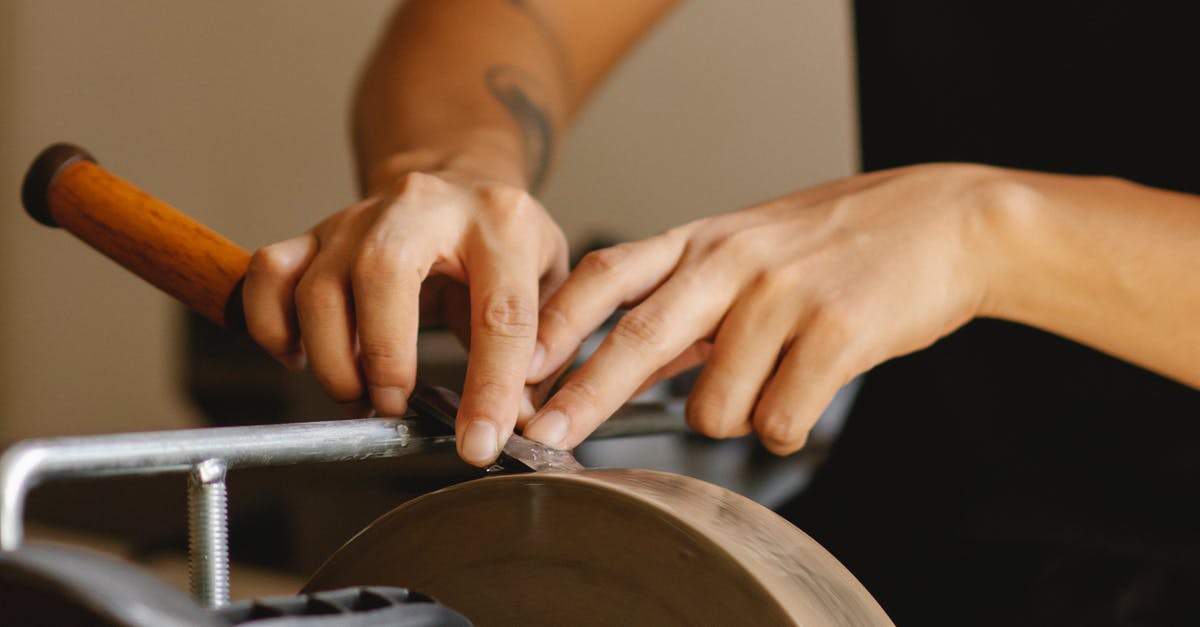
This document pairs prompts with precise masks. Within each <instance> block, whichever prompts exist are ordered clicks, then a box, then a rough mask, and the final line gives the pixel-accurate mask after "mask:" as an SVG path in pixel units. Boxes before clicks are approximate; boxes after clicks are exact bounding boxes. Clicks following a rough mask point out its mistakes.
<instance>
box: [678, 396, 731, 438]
mask: <svg viewBox="0 0 1200 627" xmlns="http://www.w3.org/2000/svg"><path fill="white" fill-rule="evenodd" d="M686 411H687V422H688V425H689V426H690V427H691V428H692V429H693V430H694V431H696V432H697V433H700V434H703V435H706V436H708V437H710V438H727V437H729V436H730V435H731V433H732V432H733V429H732V426H733V424H734V422H735V421H734V420H733V418H734V417H732V416H730V415H729V414H730V412H729V410H728V408H727V407H725V404H724V403H722V402H720V401H719V400H718V399H716V398H714V397H711V396H709V395H693V397H692V398H690V399H688V404H687V409H686Z"/></svg>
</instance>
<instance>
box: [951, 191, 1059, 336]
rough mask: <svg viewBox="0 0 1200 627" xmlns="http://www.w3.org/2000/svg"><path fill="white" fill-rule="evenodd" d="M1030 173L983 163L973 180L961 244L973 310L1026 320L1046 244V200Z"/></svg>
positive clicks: (1039, 282)
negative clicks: (969, 265) (967, 258)
mask: <svg viewBox="0 0 1200 627" xmlns="http://www.w3.org/2000/svg"><path fill="white" fill-rule="evenodd" d="M1037 176H1038V175H1036V174H1034V173H1028V172H1021V171H1018V170H1009V169H1004V168H994V167H985V174H984V175H983V176H981V177H980V178H979V179H978V180H977V181H976V182H975V184H974V190H973V191H974V193H973V198H974V199H975V206H974V208H973V211H971V212H970V213H971V215H970V217H969V218H968V223H969V225H970V226H969V228H968V229H967V233H968V236H967V238H966V239H967V241H966V250H967V252H968V254H970V255H971V256H972V257H973V258H974V259H975V270H976V276H977V277H978V281H979V282H978V284H979V286H980V292H979V300H978V307H977V311H976V316H980V317H989V318H1002V319H1006V320H1012V321H1016V322H1026V323H1028V322H1031V317H1032V311H1034V310H1036V308H1037V304H1036V302H1035V301H1036V299H1037V294H1039V293H1041V291H1043V289H1042V288H1043V286H1042V283H1044V282H1045V279H1046V278H1047V277H1046V276H1045V274H1046V273H1045V271H1044V270H1045V266H1046V264H1045V263H1043V261H1042V260H1040V258H1041V257H1042V256H1044V253H1045V252H1047V250H1049V248H1052V246H1053V242H1050V241H1046V240H1047V238H1048V234H1049V233H1050V232H1051V231H1052V229H1051V228H1049V225H1048V224H1047V223H1046V222H1047V220H1048V219H1049V218H1050V216H1051V213H1052V212H1050V211H1048V205H1049V201H1048V199H1047V198H1046V196H1045V194H1044V193H1043V191H1042V188H1041V186H1040V185H1038V184H1037V181H1036V177H1037Z"/></svg>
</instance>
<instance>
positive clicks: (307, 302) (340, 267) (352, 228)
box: [295, 217, 363, 403]
mask: <svg viewBox="0 0 1200 627" xmlns="http://www.w3.org/2000/svg"><path fill="white" fill-rule="evenodd" d="M344 219H349V220H353V219H354V217H349V218H344ZM334 226H336V227H337V228H334V227H329V231H330V232H331V234H329V235H324V234H322V233H321V230H322V229H318V231H317V245H318V250H317V253H316V256H315V257H314V258H313V261H312V263H311V264H310V265H309V268H308V270H307V271H306V272H305V273H304V276H302V277H301V278H300V282H299V283H298V284H297V285H296V298H295V300H296V317H297V320H298V321H299V324H300V338H301V341H302V343H303V345H304V350H305V352H307V353H308V358H309V361H310V363H311V366H312V372H313V376H314V377H315V378H316V380H317V383H319V384H320V385H321V387H322V388H323V389H324V390H325V393H326V394H328V395H329V397H330V398H332V399H333V400H334V401H336V402H339V403H349V402H352V401H357V400H359V399H360V398H361V397H362V395H363V385H362V376H361V374H360V372H359V364H358V358H357V350H356V349H357V342H356V339H355V324H354V310H353V301H352V299H351V293H350V255H351V253H350V250H351V248H350V246H349V245H348V243H349V242H357V241H358V240H359V237H358V235H359V233H358V232H357V231H358V225H356V224H353V223H347V224H341V225H334Z"/></svg>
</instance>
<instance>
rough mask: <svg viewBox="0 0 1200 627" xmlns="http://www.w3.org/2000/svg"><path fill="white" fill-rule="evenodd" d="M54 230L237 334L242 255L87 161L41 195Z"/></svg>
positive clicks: (57, 178)
mask: <svg viewBox="0 0 1200 627" xmlns="http://www.w3.org/2000/svg"><path fill="white" fill-rule="evenodd" d="M46 198H47V203H48V205H49V208H50V213H51V215H52V216H53V218H54V220H55V221H56V222H58V224H59V226H61V227H62V228H64V229H66V230H68V231H70V232H71V233H72V234H73V235H75V236H76V237H78V238H79V239H81V240H83V241H84V242H86V243H87V244H88V245H89V246H91V247H92V248H95V249H96V250H98V251H100V252H102V253H104V254H105V255H106V256H108V257H109V258H111V259H112V260H114V261H116V262H117V263H119V264H121V266H123V267H124V268H126V269H128V270H130V271H131V272H133V273H135V274H137V275H138V276H140V277H142V278H143V279H145V280H146V281H149V282H150V283H151V284H153V285H154V286H155V287H158V288H159V289H161V290H163V291H165V292H167V293H168V294H170V295H172V296H174V297H175V298H177V299H179V300H180V301H181V302H183V303H184V304H185V305H187V306H188V307H190V308H192V309H194V310H195V311H197V312H198V313H200V314H202V315H203V316H204V317H206V318H208V319H209V320H212V321H213V322H215V323H217V324H218V325H220V326H222V327H225V328H229V329H240V328H243V327H244V325H245V319H244V317H243V313H242V308H241V281H242V278H243V277H244V276H245V274H246V269H247V267H248V266H249V263H250V253H248V252H246V251H245V250H244V249H242V248H241V247H239V246H238V245H237V244H234V243H233V242H231V241H229V240H228V239H226V238H224V237H222V236H221V235H220V234H218V233H217V232H215V231H213V230H212V229H210V228H208V227H206V226H204V225H203V224H200V223H199V222H197V221H196V220H193V219H192V218H190V217H188V216H186V215H184V214H183V213H182V212H180V211H179V210H178V209H175V208H174V207H172V206H170V205H168V204H167V203H165V202H163V201H161V200H159V199H157V198H154V197H153V196H151V195H149V194H147V193H146V192H144V191H142V190H140V189H138V188H137V187H136V186H134V185H133V184H131V183H129V182H128V181H126V180H124V179H122V178H120V177H118V176H116V175H114V174H112V173H111V172H108V171H107V170H105V169H104V168H102V167H101V166H99V165H97V164H95V163H92V162H90V161H76V162H74V163H71V164H69V165H67V166H65V167H64V168H63V169H62V171H60V172H59V173H58V174H57V176H55V178H54V181H53V183H52V184H51V185H50V187H49V189H48V190H47V195H46Z"/></svg>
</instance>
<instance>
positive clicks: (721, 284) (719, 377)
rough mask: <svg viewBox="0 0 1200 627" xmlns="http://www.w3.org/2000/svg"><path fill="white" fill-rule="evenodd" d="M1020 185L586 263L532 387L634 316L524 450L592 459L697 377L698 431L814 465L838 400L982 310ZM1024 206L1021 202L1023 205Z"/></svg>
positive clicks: (810, 214) (946, 192)
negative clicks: (659, 398)
mask: <svg viewBox="0 0 1200 627" xmlns="http://www.w3.org/2000/svg"><path fill="white" fill-rule="evenodd" d="M1007 176H1008V173H1007V171H1005V170H1000V169H997V168H991V167H986V166H973V165H957V164H935V165H922V166H913V167H907V168H901V169H896V170H887V171H881V172H875V173H871V174H865V175H860V176H855V177H850V178H846V179H842V180H838V181H834V182H831V183H828V184H825V185H822V186H819V187H814V188H811V189H807V190H803V191H800V192H797V193H794V194H791V195H788V196H785V197H782V198H779V199H776V200H773V201H770V202H767V203H765V204H762V205H759V206H755V207H751V208H749V209H746V210H743V211H738V212H735V213H730V214H726V215H721V216H716V217H712V218H706V219H702V220H697V221H695V222H691V223H689V224H686V225H684V226H681V227H678V228H675V229H672V230H670V231H667V232H665V233H662V234H660V235H657V236H654V237H650V238H648V239H644V240H641V241H638V242H633V243H628V244H621V245H618V246H614V247H612V248H608V249H605V250H601V251H597V252H595V253H592V254H590V255H588V256H587V257H585V258H584V259H583V261H582V262H581V263H580V264H579V267H578V268H577V269H576V270H575V271H574V272H573V273H572V274H571V275H570V276H569V278H568V279H567V281H566V282H565V283H564V284H563V285H562V287H561V288H560V289H559V290H558V291H557V292H556V293H555V294H554V296H552V297H551V299H550V300H549V301H548V302H547V303H546V304H545V305H544V306H543V307H542V309H541V313H540V321H539V323H538V350H537V353H536V354H537V355H538V356H539V357H535V359H534V363H533V364H532V365H531V372H530V380H531V381H539V380H541V379H543V378H545V377H546V376H547V375H549V374H550V373H551V372H552V371H553V370H555V369H556V368H558V367H559V366H560V365H561V364H562V363H564V362H565V361H566V360H567V359H569V357H570V355H571V354H572V352H573V351H574V350H575V349H576V347H577V346H578V345H579V344H580V342H581V341H582V340H583V339H584V338H585V337H586V336H587V335H588V334H589V333H590V332H591V331H592V330H593V329H595V328H596V327H598V326H599V325H600V324H601V323H602V322H603V321H604V320H605V319H606V318H607V317H608V316H609V315H610V314H611V313H612V312H613V311H614V310H615V309H616V308H618V307H632V310H631V311H629V312H628V313H626V314H625V316H624V317H623V318H621V320H620V321H619V322H618V323H617V325H616V327H615V328H614V329H613V331H612V333H611V334H610V335H609V336H608V337H607V338H606V339H605V340H604V342H603V343H602V344H601V346H600V348H599V349H598V350H597V351H596V352H595V354H594V355H592V356H591V358H590V359H588V360H587V362H586V363H585V364H584V365H583V366H582V367H581V368H580V369H579V370H578V371H576V372H575V373H574V374H573V375H572V376H571V377H570V378H569V379H568V380H567V381H566V382H565V384H564V385H563V387H562V388H561V389H560V390H559V392H558V393H557V394H555V396H554V397H553V398H551V399H550V401H549V402H548V403H547V404H546V405H545V406H544V407H543V408H542V409H541V410H540V411H539V412H538V413H537V414H536V415H535V416H534V418H533V419H532V420H531V421H530V422H529V424H528V426H527V427H526V428H525V431H524V433H525V435H526V436H528V437H530V438H532V439H535V440H538V441H541V442H544V443H546V444H549V445H551V446H555V447H559V448H571V447H573V446H575V445H577V444H578V443H579V442H581V441H582V440H583V439H584V438H585V437H587V435H588V434H589V433H591V432H592V431H593V430H594V429H595V428H596V427H597V426H598V425H599V424H600V423H601V422H603V421H604V420H605V419H607V417H608V416H609V415H611V414H612V413H613V412H614V411H615V410H616V409H617V408H618V407H620V406H621V405H622V404H623V403H624V402H625V401H626V400H628V399H629V398H631V397H632V396H633V395H635V393H636V392H637V391H638V390H639V389H641V388H643V387H644V386H645V385H646V384H647V383H648V382H652V381H653V380H655V379H656V378H661V377H662V376H663V375H667V374H669V373H671V372H673V371H675V372H677V371H679V370H682V369H684V368H686V367H689V366H691V365H695V364H696V363H699V362H700V361H706V362H707V363H706V365H705V367H704V371H703V372H702V374H701V375H700V378H699V380H698V381H697V383H696V386H695V388H694V389H693V391H692V393H691V396H690V397H689V398H688V403H687V417H688V422H689V424H690V425H691V426H692V428H694V429H695V430H697V431H699V432H701V433H704V434H706V435H709V436H712V437H732V436H738V435H743V434H746V433H749V432H750V431H751V430H753V431H755V432H757V433H758V435H759V437H760V438H761V440H762V442H763V444H764V445H765V446H766V447H767V448H768V449H770V450H771V451H772V452H775V453H777V454H781V455H782V454H788V453H791V452H793V451H796V450H798V449H800V448H801V447H802V446H803V445H804V443H805V441H806V439H807V435H808V432H809V430H810V429H811V428H812V426H813V424H814V423H815V421H816V419H817V418H818V417H819V416H820V414H821V412H822V410H823V409H824V408H825V406H826V405H827V404H828V403H829V401H830V400H831V399H832V398H833V395H834V394H835V393H836V392H837V390H838V388H840V387H841V386H842V385H844V384H845V383H847V382H848V381H850V380H851V379H852V378H854V377H855V376H857V375H858V374H860V373H862V372H864V371H866V370H868V369H870V368H872V367H873V366H875V365H876V364H879V363H881V362H883V361H885V360H887V359H890V358H892V357H895V356H898V355H903V354H905V353H909V352H912V351H915V350H917V349H920V348H923V347H925V346H928V345H929V344H932V343H933V342H934V341H935V340H937V339H938V338H940V337H942V336H944V335H946V334H948V333H950V332H951V331H953V330H954V329H956V328H958V327H959V326H961V325H963V324H964V323H966V322H967V321H968V320H970V319H971V318H972V317H974V316H975V315H976V314H977V313H979V312H980V311H981V306H982V304H983V302H984V301H985V299H986V298H987V287H988V286H987V276H988V272H989V269H990V267H991V266H992V265H994V264H993V263H992V260H993V259H997V258H999V256H998V255H995V254H992V253H991V252H990V249H991V247H992V244H991V242H990V240H989V238H988V236H987V234H986V233H985V231H987V229H988V225H989V216H990V215H991V214H992V210H993V209H995V208H997V207H999V206H1001V205H1003V204H1004V203H1007V202H1008V201H1009V200H1010V193H1011V192H1012V191H1013V190H1014V189H1016V187H1015V186H1013V185H1008V184H1006V183H1005V180H1006V177H1007ZM1017 197H1018V198H1019V196H1017Z"/></svg>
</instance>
